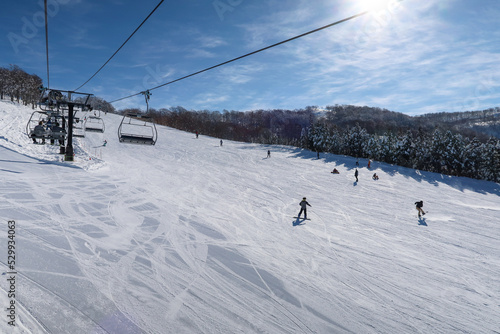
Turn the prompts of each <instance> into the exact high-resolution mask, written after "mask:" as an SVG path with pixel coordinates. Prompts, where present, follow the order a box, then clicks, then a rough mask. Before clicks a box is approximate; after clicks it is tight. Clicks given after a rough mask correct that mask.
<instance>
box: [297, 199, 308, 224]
mask: <svg viewBox="0 0 500 334" xmlns="http://www.w3.org/2000/svg"><path fill="white" fill-rule="evenodd" d="M299 205H300V211H299V214H298V215H297V218H300V215H301V214H302V212H304V219H307V206H308V205H309V206H311V204H309V203H308V202H307V200H306V198H305V197H304V198H302V201H300V203H299Z"/></svg>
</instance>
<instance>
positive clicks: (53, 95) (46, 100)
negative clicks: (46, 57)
mask: <svg viewBox="0 0 500 334" xmlns="http://www.w3.org/2000/svg"><path fill="white" fill-rule="evenodd" d="M92 95H93V94H88V93H80V92H73V91H67V90H59V89H45V88H44V89H42V96H41V98H40V108H42V109H44V107H46V108H50V109H55V110H57V111H60V110H65V109H67V110H68V115H67V116H66V115H63V117H67V118H68V138H67V143H66V148H65V149H64V147H61V152H60V153H61V154H64V160H65V161H74V150H73V120H74V116H75V113H76V111H78V110H81V111H90V110H92V107H91V106H90V104H89V100H90V97H91V96H92ZM75 108H76V109H77V110H76V111H75ZM63 151H64V152H63Z"/></svg>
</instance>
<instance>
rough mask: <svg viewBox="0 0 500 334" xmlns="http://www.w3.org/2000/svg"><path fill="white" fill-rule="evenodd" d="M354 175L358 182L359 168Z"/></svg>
mask: <svg viewBox="0 0 500 334" xmlns="http://www.w3.org/2000/svg"><path fill="white" fill-rule="evenodd" d="M354 177H355V178H356V182H358V169H357V168H356V171H355V172H354Z"/></svg>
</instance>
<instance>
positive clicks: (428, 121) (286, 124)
mask: <svg viewBox="0 0 500 334" xmlns="http://www.w3.org/2000/svg"><path fill="white" fill-rule="evenodd" d="M130 111H132V112H137V111H139V110H134V109H132V110H122V111H121V112H130ZM151 113H152V114H153V116H154V118H155V119H156V121H157V122H158V123H159V124H163V125H167V126H171V127H174V128H177V129H181V130H184V131H191V132H195V131H198V132H200V133H203V134H206V135H210V136H214V137H218V138H225V139H230V140H238V141H245V142H254V143H263V144H282V145H293V146H297V147H302V148H306V149H310V150H313V151H317V152H330V153H334V154H344V155H349V156H354V157H359V158H369V159H375V160H378V161H382V162H387V163H391V164H397V165H400V166H404V167H410V168H415V169H420V170H426V171H432V172H439V173H443V174H449V175H456V176H467V177H471V178H477V179H484V180H490V181H495V182H498V181H499V180H500V179H499V175H500V140H499V138H498V137H490V136H487V135H486V134H485V133H484V132H478V131H476V130H475V129H474V127H473V125H475V126H478V124H482V125H481V126H482V129H483V130H484V128H487V127H488V124H490V123H488V122H491V121H492V120H493V121H495V122H493V123H491V124H492V126H497V123H496V121H497V120H498V108H497V109H492V110H488V111H481V112H469V113H458V114H450V115H449V118H446V116H448V114H437V115H433V114H431V115H424V116H418V117H411V116H408V115H405V114H402V113H397V112H393V111H389V110H385V109H381V108H371V107H359V106H350V105H343V106H340V105H336V106H328V107H326V109H324V110H320V109H318V108H317V107H306V108H304V109H298V110H293V111H292V110H282V109H275V110H257V111H249V112H239V111H227V110H224V111H223V112H222V113H221V112H218V111H215V112H213V111H208V110H202V111H189V110H186V109H184V108H182V107H173V108H168V109H159V110H154V109H153V110H151ZM480 122H481V123H480ZM458 125H460V126H458Z"/></svg>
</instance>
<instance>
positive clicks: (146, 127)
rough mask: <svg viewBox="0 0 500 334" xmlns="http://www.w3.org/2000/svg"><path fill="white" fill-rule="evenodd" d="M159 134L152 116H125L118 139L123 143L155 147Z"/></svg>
mask: <svg viewBox="0 0 500 334" xmlns="http://www.w3.org/2000/svg"><path fill="white" fill-rule="evenodd" d="M157 137H158V132H157V130H156V125H155V123H154V120H153V119H152V118H151V117H150V116H146V115H140V114H125V115H124V116H123V118H122V121H121V123H120V126H119V127H118V139H119V141H120V142H122V143H132V144H142V145H154V144H156V139H157Z"/></svg>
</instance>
